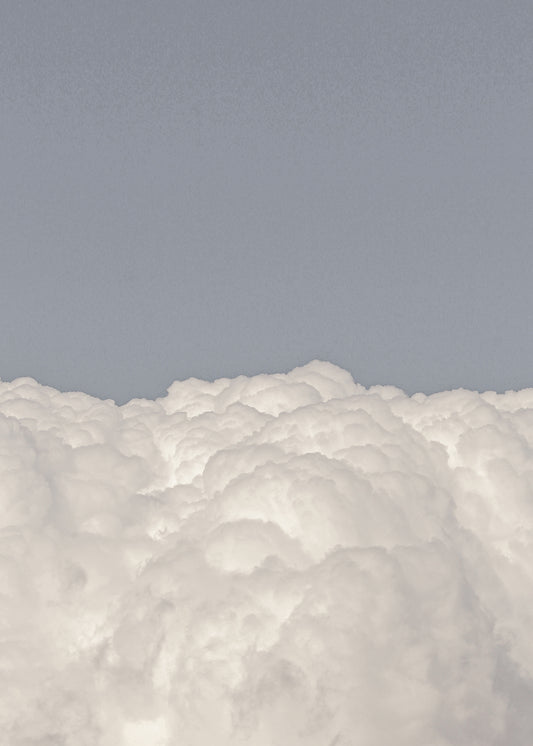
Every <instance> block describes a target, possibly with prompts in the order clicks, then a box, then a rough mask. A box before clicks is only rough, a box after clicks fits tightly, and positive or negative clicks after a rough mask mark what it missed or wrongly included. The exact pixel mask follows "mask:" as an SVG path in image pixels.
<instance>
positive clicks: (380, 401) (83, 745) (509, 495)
mask: <svg viewBox="0 0 533 746" xmlns="http://www.w3.org/2000/svg"><path fill="white" fill-rule="evenodd" d="M0 470H1V473H0V521H1V529H0V607H1V612H0V629H1V637H0V639H1V647H0V679H1V683H0V686H1V689H2V691H3V695H2V697H1V702H0V732H1V733H3V736H2V737H1V738H2V739H4V740H3V741H2V743H5V744H6V745H7V744H10V746H11V745H12V746H37V745H39V746H45V745H46V746H60V745H61V746H89V745H90V746H95V745H96V746H122V745H124V746H174V744H178V743H179V744H183V746H212V745H213V744H217V746H239V745H241V744H242V746H244V744H246V745H247V746H274V745H276V746H278V745H283V746H296V745H298V746H303V745H304V744H305V746H355V745H356V744H364V745H365V746H388V745H389V744H392V743H393V744H395V746H463V745H464V746H476V745H478V744H479V746H488V745H489V744H495V745H498V746H504V745H505V746H529V744H530V742H531V740H530V739H531V733H532V732H533V710H532V709H531V702H532V701H533V700H532V697H533V680H532V675H533V645H532V644H531V632H530V630H531V625H532V623H533V611H532V605H531V588H532V587H531V577H532V575H533V543H532V537H533V533H532V529H533V503H532V501H531V495H532V494H533V492H532V491H533V389H526V390H523V391H518V392H507V393H506V394H501V395H500V394H496V393H494V392H486V393H484V394H479V393H477V392H472V391H466V390H457V391H448V392H442V393H439V394H434V395H432V396H425V395H423V394H417V395H415V396H412V397H408V396H407V395H406V394H404V393H403V392H402V391H401V390H399V389H396V388H394V387H383V386H375V387H372V388H370V389H366V388H364V387H363V386H361V385H358V384H355V383H354V382H353V380H352V378H351V376H350V375H349V374H348V373H347V372H345V371H343V370H341V369H340V368H337V367H336V366H334V365H331V364H329V363H325V362H319V361H314V362H312V363H309V364H308V365H306V366H303V367H301V368H296V369H295V370H293V371H292V372H290V373H288V374H279V375H260V376H255V377H253V378H246V377H244V376H240V377H238V378H235V379H232V380H230V379H220V380H217V381H214V382H206V381H199V380H196V379H190V380H188V381H184V382H176V383H174V384H172V386H171V387H170V388H169V390H168V394H167V396H165V397H163V398H161V399H158V400H156V401H147V400H140V399H134V400H132V401H130V402H128V403H127V404H125V405H124V406H121V407H118V406H116V405H115V404H114V402H112V401H111V400H106V401H101V400H99V399H95V398H93V397H90V396H88V395H86V394H83V393H61V392H59V391H55V390H54V389H51V388H48V387H45V386H41V385H39V384H38V383H36V382H35V381H34V380H33V379H29V378H25V379H17V380H15V381H13V382H11V383H0ZM0 740H1V739H0Z"/></svg>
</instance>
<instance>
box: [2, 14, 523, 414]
mask: <svg viewBox="0 0 533 746" xmlns="http://www.w3.org/2000/svg"><path fill="white" fill-rule="evenodd" d="M0 76H1V95H2V109H1V119H0V127H1V129H0V135H1V139H0V148H1V153H2V156H1V168H2V182H1V183H2V193H1V196H2V199H1V208H2V214H1V234H0V235H1V242H2V247H1V256H2V263H1V267H0V312H1V325H2V335H1V341H0V377H1V378H2V379H3V380H9V379H11V378H14V377H17V376H21V375H28V376H32V377H34V378H37V379H38V380H39V381H40V382H41V383H46V384H49V385H52V386H55V387H57V388H60V389H82V390H84V391H87V392H89V393H92V394H96V395H98V396H103V397H112V398H114V399H116V400H117V401H119V402H122V401H125V400H126V399H128V398H130V397H132V396H148V397H153V396H156V395H159V394H161V393H162V392H163V391H164V390H165V389H166V387H167V386H168V385H169V384H170V383H171V381H173V380H174V379H177V378H187V377H189V376H197V377H201V378H210V379H212V378H216V377H220V376H234V375H236V374H239V373H244V374H247V375H251V374H255V373H258V372H274V371H286V370H289V369H290V368H292V367H294V366H295V365H299V364H302V363H305V362H307V361H308V360H310V359H312V358H317V357H318V358H322V359H327V360H330V361H332V362H334V363H336V364H338V365H341V366H342V367H344V368H347V369H348V370H349V371H350V372H351V373H352V374H353V376H354V378H355V379H356V380H357V381H359V382H361V383H363V384H365V385H369V384H374V383H393V384H396V385H398V386H401V387H402V388H404V389H406V390H407V391H408V392H414V391H415V390H422V391H425V392H428V393H429V392H432V391H436V390H440V389H446V388H452V387H458V386H464V387H468V388H475V389H482V390H483V389H496V390H504V389H507V388H520V387H524V386H528V385H530V386H531V385H533V345H532V344H531V325H532V320H533V319H532V316H533V314H532V303H531V287H532V285H533V127H532V124H531V123H532V122H533V3H532V2H531V0H524V1H523V2H522V1H520V0H508V1H507V2H502V1H501V0H483V1H480V0H439V1H436V0H407V1H402V0H389V1H388V2H384V1H382V0H366V1H364V2H357V1H355V0H350V1H349V2H348V1H346V2H341V1H339V0H329V1H328V2H315V1H314V0H264V1H263V2H253V1H252V0H249V1H248V2H245V1H244V0H241V1H240V2H236V1H235V0H205V1H204V0H193V1H191V2H178V1H177V0H173V1H172V2H170V1H168V0H160V1H158V2H141V1H140V0H127V1H123V0H113V1H112V2H109V0H105V2H104V1H101V0H93V1H92V2H82V1H81V0H71V1H70V2H60V1H59V0H47V2H30V0H28V1H27V2H19V1H18V0H16V1H15V0H4V2H3V3H2V7H1V9H0Z"/></svg>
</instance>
